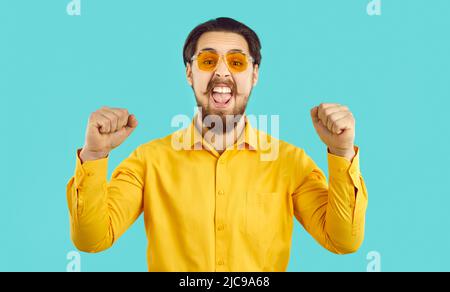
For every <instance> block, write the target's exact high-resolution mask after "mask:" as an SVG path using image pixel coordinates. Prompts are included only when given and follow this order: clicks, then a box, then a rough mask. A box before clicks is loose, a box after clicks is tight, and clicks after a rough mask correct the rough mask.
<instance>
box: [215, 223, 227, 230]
mask: <svg viewBox="0 0 450 292" xmlns="http://www.w3.org/2000/svg"><path fill="white" fill-rule="evenodd" d="M224 229H225V226H224V225H223V224H220V225H219V226H218V227H217V230H219V231H222V230H224Z"/></svg>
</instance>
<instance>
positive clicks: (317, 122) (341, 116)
mask: <svg viewBox="0 0 450 292" xmlns="http://www.w3.org/2000/svg"><path fill="white" fill-rule="evenodd" d="M311 118H312V121H313V125H314V128H315V129H316V132H317V134H318V135H319V137H320V139H321V140H322V142H323V143H325V144H326V145H327V146H328V149H329V150H330V152H331V153H332V154H335V155H338V156H342V157H345V158H347V159H348V160H350V161H351V160H352V159H353V157H354V156H355V150H354V140H355V119H354V117H353V114H352V113H351V112H350V110H349V109H348V107H346V106H343V105H340V104H336V103H321V104H320V105H319V106H316V107H314V108H312V109H311Z"/></svg>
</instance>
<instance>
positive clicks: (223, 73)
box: [214, 58, 231, 77]
mask: <svg viewBox="0 0 450 292" xmlns="http://www.w3.org/2000/svg"><path fill="white" fill-rule="evenodd" d="M214 74H215V75H216V76H217V77H230V75H231V74H230V71H229V70H228V66H227V64H226V63H225V60H224V58H220V59H219V64H217V68H216V71H215V72H214Z"/></svg>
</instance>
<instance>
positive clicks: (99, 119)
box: [80, 107, 138, 162]
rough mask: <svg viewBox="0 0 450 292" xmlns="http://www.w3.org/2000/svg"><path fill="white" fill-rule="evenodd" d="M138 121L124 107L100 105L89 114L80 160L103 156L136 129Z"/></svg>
mask: <svg viewBox="0 0 450 292" xmlns="http://www.w3.org/2000/svg"><path fill="white" fill-rule="evenodd" d="M137 125H138V122H137V120H136V117H135V116H134V115H131V114H129V113H128V111H127V110H126V109H121V108H110V107H102V108H101V109H99V110H97V111H95V112H93V113H92V114H91V115H90V116H89V121H88V125H87V129H86V138H85V142H84V146H83V149H82V150H81V152H80V159H81V161H82V162H85V161H89V160H96V159H101V158H105V157H107V156H108V154H109V152H111V150H113V149H114V148H116V147H117V146H119V145H120V144H122V142H123V141H125V139H126V138H127V137H128V136H129V135H130V134H131V133H132V132H133V131H134V129H136V127H137Z"/></svg>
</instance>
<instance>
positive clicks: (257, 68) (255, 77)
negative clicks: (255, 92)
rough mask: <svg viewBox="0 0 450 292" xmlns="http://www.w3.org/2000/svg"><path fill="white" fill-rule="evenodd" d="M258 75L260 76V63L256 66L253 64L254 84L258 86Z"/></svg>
mask: <svg viewBox="0 0 450 292" xmlns="http://www.w3.org/2000/svg"><path fill="white" fill-rule="evenodd" d="M258 77H259V66H258V64H256V65H255V66H253V76H252V79H253V86H256V84H257V83H258Z"/></svg>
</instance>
